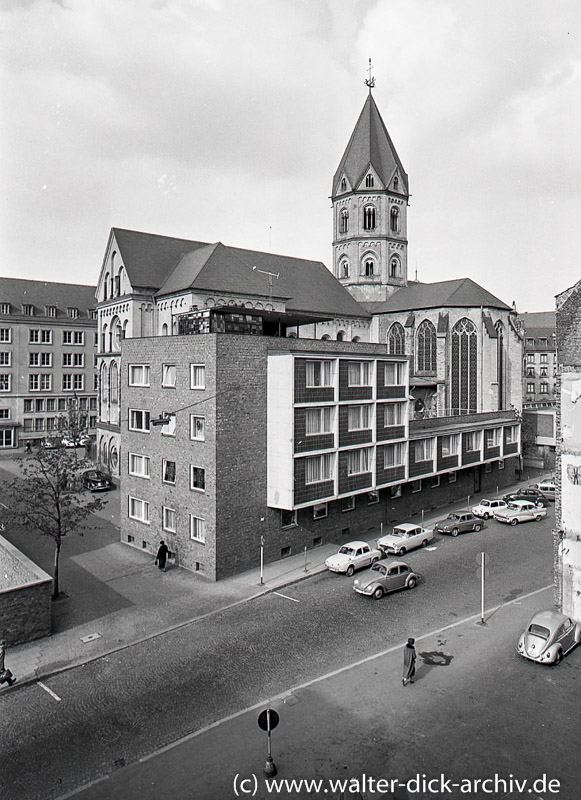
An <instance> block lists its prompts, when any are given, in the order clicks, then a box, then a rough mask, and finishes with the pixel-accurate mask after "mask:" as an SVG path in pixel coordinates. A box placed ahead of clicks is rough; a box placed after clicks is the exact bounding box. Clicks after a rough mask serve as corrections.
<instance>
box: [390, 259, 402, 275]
mask: <svg viewBox="0 0 581 800" xmlns="http://www.w3.org/2000/svg"><path fill="white" fill-rule="evenodd" d="M399 276H400V262H399V258H398V257H397V256H393V258H391V259H390V261H389V277H390V278H399Z"/></svg>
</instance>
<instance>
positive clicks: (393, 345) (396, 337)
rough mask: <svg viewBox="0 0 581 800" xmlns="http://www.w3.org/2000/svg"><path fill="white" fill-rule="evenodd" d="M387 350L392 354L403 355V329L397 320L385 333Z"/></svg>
mask: <svg viewBox="0 0 581 800" xmlns="http://www.w3.org/2000/svg"><path fill="white" fill-rule="evenodd" d="M387 352H388V353H389V354H390V355H392V356H403V355H405V331H404V329H403V327H402V326H401V325H400V324H399V322H394V323H393V325H392V326H391V328H390V329H389V331H388V333H387Z"/></svg>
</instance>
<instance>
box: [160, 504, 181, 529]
mask: <svg viewBox="0 0 581 800" xmlns="http://www.w3.org/2000/svg"><path fill="white" fill-rule="evenodd" d="M170 514H172V515H173V518H169V519H168V517H169V515H170ZM177 518H178V515H177V512H176V510H175V508H169V507H168V506H162V507H161V527H162V530H164V531H168V532H169V533H175V532H176V531H177ZM170 519H171V522H170Z"/></svg>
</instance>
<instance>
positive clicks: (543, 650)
mask: <svg viewBox="0 0 581 800" xmlns="http://www.w3.org/2000/svg"><path fill="white" fill-rule="evenodd" d="M580 641H581V626H580V625H579V624H578V623H575V622H574V621H573V620H572V619H571V618H570V617H567V616H565V614H561V613H560V612H559V611H553V610H552V609H550V610H548V611H539V612H538V614H535V616H534V617H533V618H532V620H531V621H530V622H529V624H528V625H527V627H526V630H525V632H524V633H523V634H522V635H521V637H520V639H519V640H518V645H517V648H516V651H517V653H518V654H519V655H521V656H523V658H529V659H530V660H531V661H538V662H539V664H559V663H560V662H561V661H562V659H563V656H565V655H567V653H568V652H569V651H570V650H572V649H573V648H574V647H575V645H577V644H579V642H580Z"/></svg>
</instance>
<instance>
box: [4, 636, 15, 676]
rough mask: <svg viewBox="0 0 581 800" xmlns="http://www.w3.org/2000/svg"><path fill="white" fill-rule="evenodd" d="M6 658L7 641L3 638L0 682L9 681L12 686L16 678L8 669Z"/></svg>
mask: <svg viewBox="0 0 581 800" xmlns="http://www.w3.org/2000/svg"><path fill="white" fill-rule="evenodd" d="M5 659H6V642H5V640H4V639H2V640H1V641H0V683H7V684H8V686H12V684H13V683H16V678H15V677H14V676H13V675H12V672H11V671H10V670H9V669H6V664H5V663H4V661H5Z"/></svg>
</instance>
